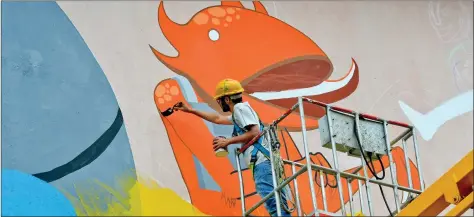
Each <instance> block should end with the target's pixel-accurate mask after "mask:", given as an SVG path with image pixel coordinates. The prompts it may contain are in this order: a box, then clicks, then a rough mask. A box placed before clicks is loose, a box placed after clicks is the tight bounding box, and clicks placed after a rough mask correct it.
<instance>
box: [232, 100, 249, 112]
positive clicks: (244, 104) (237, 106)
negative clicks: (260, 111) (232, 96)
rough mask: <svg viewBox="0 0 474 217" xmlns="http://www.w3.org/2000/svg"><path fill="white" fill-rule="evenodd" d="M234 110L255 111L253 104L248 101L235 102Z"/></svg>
mask: <svg viewBox="0 0 474 217" xmlns="http://www.w3.org/2000/svg"><path fill="white" fill-rule="evenodd" d="M234 110H240V111H242V110H251V111H254V110H253V108H252V106H250V104H249V103H248V102H241V103H237V104H235V106H234Z"/></svg>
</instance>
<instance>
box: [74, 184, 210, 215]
mask: <svg viewBox="0 0 474 217" xmlns="http://www.w3.org/2000/svg"><path fill="white" fill-rule="evenodd" d="M94 182H95V185H90V184H89V185H87V186H86V187H79V186H75V189H76V194H77V195H78V196H77V197H75V196H72V195H71V194H68V193H65V194H66V196H67V197H68V198H69V200H70V201H71V203H72V204H73V206H74V208H75V210H76V214H77V215H78V216H206V215H205V214H203V213H201V212H200V211H199V210H198V209H197V208H195V207H194V206H193V205H192V204H190V203H188V202H187V201H185V200H183V199H182V198H181V197H180V196H178V195H177V194H176V193H175V192H173V191H172V190H171V189H168V188H162V187H160V186H159V185H158V184H157V183H156V182H154V181H151V180H145V179H141V178H139V180H136V179H135V178H131V177H123V178H122V179H120V180H119V183H120V184H119V185H118V186H119V187H118V188H113V187H110V186H107V185H106V184H104V183H102V182H100V181H98V180H95V181H94ZM99 192H102V193H101V194H99ZM104 192H106V193H108V195H109V197H104V196H103V195H104ZM99 195H102V196H101V197H99ZM106 195H107V194H106Z"/></svg>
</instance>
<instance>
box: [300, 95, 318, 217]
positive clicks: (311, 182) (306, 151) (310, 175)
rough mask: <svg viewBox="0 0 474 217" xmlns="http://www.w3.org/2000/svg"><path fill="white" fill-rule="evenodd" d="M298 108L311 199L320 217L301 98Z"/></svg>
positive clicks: (316, 214)
mask: <svg viewBox="0 0 474 217" xmlns="http://www.w3.org/2000/svg"><path fill="white" fill-rule="evenodd" d="M298 104H299V105H298V106H299V112H300V119H301V132H302V133H303V146H304V154H305V158H306V166H307V170H308V178H309V188H310V190H311V199H312V202H313V209H314V215H315V216H319V211H318V206H317V204H318V203H317V200H316V193H315V190H314V180H313V172H312V171H313V170H312V169H311V168H312V167H311V158H310V155H309V148H308V138H307V135H306V121H305V119H304V109H303V98H302V97H301V96H300V97H298Z"/></svg>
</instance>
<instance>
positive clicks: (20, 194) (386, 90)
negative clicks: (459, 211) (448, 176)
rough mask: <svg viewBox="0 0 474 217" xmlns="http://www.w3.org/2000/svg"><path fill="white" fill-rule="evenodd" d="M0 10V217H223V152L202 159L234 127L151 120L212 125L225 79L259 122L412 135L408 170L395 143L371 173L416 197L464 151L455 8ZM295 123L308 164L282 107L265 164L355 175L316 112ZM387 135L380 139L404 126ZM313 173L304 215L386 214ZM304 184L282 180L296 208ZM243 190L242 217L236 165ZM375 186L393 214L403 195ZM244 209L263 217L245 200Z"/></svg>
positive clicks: (467, 122)
mask: <svg viewBox="0 0 474 217" xmlns="http://www.w3.org/2000/svg"><path fill="white" fill-rule="evenodd" d="M1 9H2V10H1V11H2V12H1V23H2V29H1V39H2V43H1V53H2V54H1V57H2V61H1V69H2V76H1V79H2V82H1V99H2V100H1V101H2V103H1V109H2V115H1V119H2V125H1V127H2V136H1V143H2V149H1V150H2V158H1V165H2V180H3V181H2V190H1V192H2V201H3V203H2V205H3V207H2V208H3V209H2V215H128V216H131V215H135V216H137V215H212V216H226V215H227V216H229V215H240V214H241V200H240V191H239V179H238V173H236V172H235V171H236V169H237V162H236V161H235V158H234V157H235V154H234V152H233V150H235V148H237V147H239V144H232V145H230V146H228V152H229V155H228V156H227V157H216V156H215V154H214V152H213V150H212V142H211V141H212V139H213V138H214V137H216V136H225V137H230V136H231V134H232V130H233V127H232V126H231V125H217V124H214V123H211V122H208V121H204V120H202V119H200V118H198V117H197V116H194V115H192V114H188V113H184V112H180V111H177V112H174V113H172V114H171V115H164V113H162V112H164V111H166V110H167V109H169V108H171V107H172V106H173V105H175V104H176V103H177V102H184V103H186V104H187V105H188V106H190V107H192V108H194V109H197V110H202V111H208V112H219V113H221V114H223V115H229V113H223V112H222V110H221V108H220V107H219V104H217V102H216V101H215V100H214V99H213V96H214V91H215V87H216V84H217V83H218V82H219V81H220V80H222V79H225V78H232V79H235V80H237V81H239V82H241V84H242V85H243V88H244V89H245V92H244V94H243V99H244V101H247V102H249V104H250V105H251V106H252V108H254V109H255V111H256V112H257V113H258V115H259V118H260V119H261V120H262V122H264V123H266V124H269V123H271V122H272V121H273V120H275V119H277V118H278V117H279V116H280V115H282V114H283V113H284V112H285V111H286V110H288V109H289V108H291V106H292V105H294V104H295V103H297V97H298V96H301V95H302V96H305V97H308V98H310V99H313V100H317V101H320V102H324V103H327V104H330V105H335V106H339V107H343V108H348V109H351V110H354V111H357V112H360V113H367V114H372V115H375V116H378V117H381V118H383V119H386V120H394V121H398V122H403V123H407V124H409V125H413V126H414V135H415V137H416V140H417V144H418V151H419V152H418V154H419V157H420V158H419V161H420V162H419V163H420V164H418V160H417V158H416V154H415V149H414V147H415V146H414V145H413V142H412V140H408V141H407V143H406V145H407V148H406V149H404V148H403V145H402V143H401V142H398V143H397V144H395V145H394V146H393V148H392V149H391V152H390V153H391V155H390V156H391V160H390V158H389V157H388V155H383V156H382V158H381V162H382V164H380V163H379V162H377V161H375V162H374V164H373V165H370V166H371V168H374V169H375V170H376V172H377V173H378V175H377V176H378V177H380V176H382V174H386V175H385V178H384V181H386V182H389V183H392V181H396V182H397V183H398V184H400V185H402V186H406V187H411V188H414V189H420V188H421V187H420V186H421V185H422V184H424V185H425V186H426V187H428V186H430V185H431V184H432V183H433V182H435V181H436V180H437V179H438V178H439V177H440V176H441V175H443V174H444V172H446V171H447V170H448V169H449V168H451V166H453V165H454V164H455V163H456V162H457V161H459V160H460V159H461V158H462V157H463V156H464V155H466V154H467V153H468V152H469V151H470V150H472V144H473V137H472V131H473V121H472V120H473V117H472V109H473V64H472V63H473V61H472V59H473V56H472V54H473V29H472V26H473V23H472V22H473V8H472V2H470V1H263V2H251V1H243V2H236V1H234V2H232V1H229V2H225V1H223V2H220V1H166V2H160V1H136V2H135V1H58V2H13V1H12V2H2V4H1ZM304 111H305V116H304V120H305V128H306V129H307V139H306V142H307V144H308V146H309V152H310V156H305V151H304V145H303V144H304V141H305V140H303V134H302V133H301V132H302V125H301V119H300V115H299V113H298V110H297V111H296V112H294V113H292V114H291V115H289V116H288V117H287V118H285V119H284V120H283V121H282V122H281V123H280V124H279V125H278V126H279V128H278V129H277V131H276V133H277V135H278V139H279V141H280V144H281V146H280V153H281V156H282V158H284V159H288V160H291V161H297V162H300V163H306V157H309V158H310V159H311V160H312V162H313V163H315V164H318V165H322V166H326V167H332V168H337V169H339V170H340V171H346V172H352V173H358V174H360V175H364V170H357V168H359V166H360V165H361V158H358V157H354V156H348V154H347V153H343V152H338V153H337V154H335V156H336V157H337V161H338V164H334V162H333V160H334V158H333V156H334V155H333V152H332V150H331V149H328V148H325V147H323V144H322V143H323V141H324V138H326V137H324V133H327V130H325V129H326V128H325V127H324V124H325V123H326V122H324V123H323V122H319V121H318V120H323V119H324V118H323V117H325V114H326V113H325V110H323V109H322V108H321V107H317V106H315V105H311V104H305V107H304ZM321 118H323V119H321ZM346 124H347V126H353V123H352V122H351V123H349V122H346ZM378 126H379V127H380V126H381V125H378ZM341 129H349V131H347V130H346V131H345V132H346V133H348V134H347V135H348V136H353V132H352V131H351V130H352V129H353V128H352V127H349V128H345V126H344V124H342V125H337V124H336V125H335V126H334V130H335V131H338V130H341ZM377 129H378V128H377ZM380 129H382V128H380ZM387 131H388V133H389V134H388V139H389V140H391V139H394V138H395V137H397V136H398V135H400V134H401V133H403V131H404V129H403V127H399V126H398V127H395V126H388V127H387ZM378 132H379V134H376V133H375V134H374V133H373V132H372V134H371V132H368V131H365V130H363V132H361V134H362V137H361V140H362V143H364V141H365V144H364V147H368V146H369V144H368V143H370V144H372V145H373V144H379V143H380V142H382V143H380V144H383V145H384V144H385V143H384V142H385V139H384V138H385V137H383V135H381V134H380V133H382V132H383V131H378ZM340 135H341V136H340V137H338V138H337V139H339V138H342V137H344V135H346V134H340ZM347 135H346V136H347ZM327 138H328V137H327ZM347 138H349V137H347ZM351 138H355V137H351ZM371 139H372V140H371ZM377 139H378V140H377ZM338 141H339V140H338ZM341 141H342V140H341ZM354 141H355V140H352V142H351V141H349V140H344V142H345V143H347V144H349V143H351V144H356V143H354ZM374 141H375V142H374ZM377 141H380V142H379V143H377ZM344 142H342V143H344ZM380 150H382V152H383V151H385V150H386V148H385V146H383V147H382V148H381V149H380ZM404 150H405V151H406V153H404ZM385 154H386V153H385ZM405 156H407V157H408V159H409V161H410V162H409V166H408V168H409V169H410V172H408V170H407V169H406V168H407V164H406V161H405ZM389 162H393V164H394V165H395V166H396V170H390V169H388V165H389ZM240 163H242V164H243V167H244V168H247V167H248V165H246V163H245V161H244V160H241V161H240ZM420 165H421V166H420ZM382 166H383V167H382ZM367 172H368V175H369V176H373V175H372V174H371V173H370V171H368V170H367ZM285 173H286V175H287V176H289V175H291V173H292V171H291V167H289V166H287V167H285ZM312 173H314V175H313V176H312V177H313V179H314V183H313V184H314V186H315V194H316V198H317V206H318V208H319V209H321V210H322V209H326V210H327V212H329V213H336V214H334V215H337V214H338V215H341V214H342V210H341V198H340V196H342V198H343V203H344V211H345V212H346V214H350V212H351V210H352V212H354V213H358V212H362V213H363V214H364V215H366V216H367V215H370V213H372V214H373V215H384V216H387V215H388V210H387V207H386V205H385V203H384V200H383V197H382V194H381V192H380V191H379V189H378V186H377V185H374V184H370V185H369V186H370V188H371V192H370V194H369V195H370V197H371V204H372V205H371V206H370V207H369V206H368V204H367V190H366V188H365V187H364V185H359V184H360V183H358V182H357V181H354V180H352V181H351V180H347V179H345V178H343V179H341V180H340V183H339V182H338V181H337V178H336V177H335V176H333V175H323V174H320V173H319V172H315V171H312ZM305 174H306V173H304V174H303V175H301V176H300V177H298V178H297V181H298V184H299V187H298V188H299V192H300V193H299V196H300V200H301V207H302V209H303V211H304V213H306V214H309V213H311V212H312V211H313V204H312V200H311V198H312V197H311V193H310V185H309V180H308V175H307V174H306V175H305ZM392 174H393V175H395V176H396V178H392ZM419 174H421V178H422V179H420V176H419ZM408 176H410V177H411V178H410V179H408ZM320 178H321V179H320ZM243 180H244V182H245V183H246V184H245V187H244V193H245V194H246V195H247V196H246V208H247V209H249V208H250V207H251V206H252V205H253V204H255V203H256V202H257V201H259V200H260V199H261V198H262V197H261V196H259V195H258V194H256V190H255V186H254V181H253V179H252V173H251V171H250V170H245V171H244V172H243ZM321 180H322V182H321ZM409 180H411V182H410V183H409ZM338 183H339V185H340V187H341V189H342V192H343V193H342V195H340V194H339V191H338V188H337V187H336V186H337V185H338ZM323 184H324V185H323ZM323 187H324V188H323ZM290 188H291V190H292V191H291V192H293V193H294V184H293V183H292V184H291V185H290ZM383 190H384V191H383V193H384V195H385V197H386V199H387V202H388V205H389V209H390V210H391V211H392V212H393V211H396V209H397V206H396V205H395V203H396V201H401V200H405V199H406V197H407V196H408V193H406V192H403V193H402V192H401V191H398V192H397V195H396V197H397V198H398V199H397V200H395V196H394V191H393V190H391V189H390V188H386V187H384V188H383ZM350 192H351V193H350ZM359 192H360V194H359ZM361 195H362V198H363V203H364V205H363V206H361V205H360V203H359V200H360V199H361V198H360V196H361ZM323 197H324V198H325V199H326V201H327V203H323V201H322V200H323ZM292 198H294V197H292ZM351 199H352V200H353V203H351V202H350V201H351ZM45 201H46V202H45ZM290 204H292V203H290ZM290 207H293V205H290ZM369 208H370V210H369ZM472 214H473V213H472V209H471V210H469V211H468V212H467V213H466V214H465V215H471V216H472ZM254 215H268V213H267V211H266V210H265V208H264V207H263V206H262V207H260V208H258V209H257V210H256V211H255V212H254ZM292 215H293V216H297V211H294V212H293V213H292Z"/></svg>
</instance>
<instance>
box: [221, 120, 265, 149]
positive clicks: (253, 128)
mask: <svg viewBox="0 0 474 217" xmlns="http://www.w3.org/2000/svg"><path fill="white" fill-rule="evenodd" d="M247 128H250V130H248V131H247V132H245V133H244V134H242V135H240V136H235V137H232V138H229V140H228V143H229V144H238V143H242V145H245V144H247V143H248V142H250V140H252V139H253V138H254V137H256V136H258V134H259V133H260V130H259V129H258V126H257V125H249V126H247Z"/></svg>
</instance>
